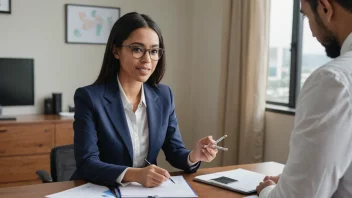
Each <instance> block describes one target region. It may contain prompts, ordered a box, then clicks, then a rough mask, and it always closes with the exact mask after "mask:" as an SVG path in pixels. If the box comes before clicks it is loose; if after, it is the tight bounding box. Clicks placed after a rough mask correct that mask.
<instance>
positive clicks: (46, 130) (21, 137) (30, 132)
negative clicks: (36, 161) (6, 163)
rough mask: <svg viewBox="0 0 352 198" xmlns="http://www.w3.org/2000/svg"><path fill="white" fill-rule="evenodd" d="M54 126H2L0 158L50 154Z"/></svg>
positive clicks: (0, 132) (0, 128)
mask: <svg viewBox="0 0 352 198" xmlns="http://www.w3.org/2000/svg"><path fill="white" fill-rule="evenodd" d="M53 136H54V125H53V124H40V125H39V124H38V125H21V126H8V127H2V126H0V156H10V155H11V156H12V155H24V154H36V153H50V151H51V148H52V147H53Z"/></svg>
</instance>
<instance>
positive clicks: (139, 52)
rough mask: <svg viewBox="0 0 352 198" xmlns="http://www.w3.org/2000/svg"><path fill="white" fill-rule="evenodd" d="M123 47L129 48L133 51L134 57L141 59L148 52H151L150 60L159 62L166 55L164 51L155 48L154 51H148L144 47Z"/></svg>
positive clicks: (132, 45)
mask: <svg viewBox="0 0 352 198" xmlns="http://www.w3.org/2000/svg"><path fill="white" fill-rule="evenodd" d="M121 47H128V48H130V49H131V52H132V56H133V57H135V58H137V59H140V58H142V57H143V56H144V55H145V54H146V53H147V51H148V52H149V56H150V59H152V60H154V61H158V60H159V59H160V58H161V57H162V56H163V54H164V49H162V48H153V49H146V48H145V47H143V46H139V45H134V44H131V45H121Z"/></svg>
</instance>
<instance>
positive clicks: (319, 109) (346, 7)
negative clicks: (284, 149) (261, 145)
mask: <svg viewBox="0 0 352 198" xmlns="http://www.w3.org/2000/svg"><path fill="white" fill-rule="evenodd" d="M301 12H302V13H303V14H304V15H306V17H308V19H309V25H310V28H311V31H312V33H313V36H314V37H316V38H317V39H318V41H319V42H320V43H321V44H322V45H323V46H324V47H325V49H326V53H327V55H328V56H329V57H331V58H335V59H334V60H333V61H331V62H329V63H327V64H326V65H324V66H323V67H320V68H319V69H317V70H316V71H315V72H313V74H312V75H311V76H310V77H309V78H308V79H307V81H306V83H305V84H304V86H303V88H302V91H301V93H300V97H299V99H298V105H297V109H296V110H297V111H296V117H295V124H294V129H293V132H292V135H291V140H290V153H289V156H288V160H287V163H286V166H285V168H284V171H283V173H282V175H281V176H277V177H266V178H265V179H264V181H263V182H261V183H260V184H259V186H258V187H257V192H258V194H259V197H260V198H267V197H270V198H284V197H292V198H298V197H299V198H301V197H303V198H314V197H317V198H325V197H352V163H351V162H352V0H301Z"/></svg>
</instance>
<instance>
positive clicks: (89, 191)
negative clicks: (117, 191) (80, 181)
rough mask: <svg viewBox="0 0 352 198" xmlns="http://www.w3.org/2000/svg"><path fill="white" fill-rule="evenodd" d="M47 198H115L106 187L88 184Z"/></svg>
mask: <svg viewBox="0 0 352 198" xmlns="http://www.w3.org/2000/svg"><path fill="white" fill-rule="evenodd" d="M45 197H47V198H98V197H101V198H114V197H115V196H114V195H113V194H112V193H111V192H110V190H109V189H108V188H107V187H105V186H99V185H95V184H92V183H87V184H84V185H82V186H78V187H75V188H72V189H69V190H65V191H62V192H59V193H55V194H51V195H47V196H45Z"/></svg>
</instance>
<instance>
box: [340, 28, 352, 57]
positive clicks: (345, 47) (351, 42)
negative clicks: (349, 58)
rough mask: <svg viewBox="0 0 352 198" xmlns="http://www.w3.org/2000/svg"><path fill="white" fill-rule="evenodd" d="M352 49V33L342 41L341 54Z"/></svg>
mask: <svg viewBox="0 0 352 198" xmlns="http://www.w3.org/2000/svg"><path fill="white" fill-rule="evenodd" d="M350 50H352V33H350V35H348V37H347V38H346V40H345V41H344V42H343V44H342V47H341V55H342V54H344V53H346V52H348V51H350Z"/></svg>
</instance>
